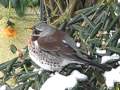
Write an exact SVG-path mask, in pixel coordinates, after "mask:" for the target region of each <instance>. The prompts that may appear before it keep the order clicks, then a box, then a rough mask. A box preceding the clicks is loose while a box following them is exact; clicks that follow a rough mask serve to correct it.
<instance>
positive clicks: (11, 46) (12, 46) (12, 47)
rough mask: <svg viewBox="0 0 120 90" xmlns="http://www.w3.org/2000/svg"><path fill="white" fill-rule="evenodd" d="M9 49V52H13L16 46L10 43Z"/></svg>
mask: <svg viewBox="0 0 120 90" xmlns="http://www.w3.org/2000/svg"><path fill="white" fill-rule="evenodd" d="M10 50H11V52H12V53H13V54H15V53H16V51H17V48H16V46H15V45H13V44H11V45H10Z"/></svg>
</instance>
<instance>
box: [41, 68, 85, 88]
mask: <svg viewBox="0 0 120 90" xmlns="http://www.w3.org/2000/svg"><path fill="white" fill-rule="evenodd" d="M86 79H87V76H86V75H84V74H82V73H80V72H78V71H77V70H74V71H73V72H72V73H71V74H70V75H68V76H64V75H61V74H59V73H55V75H52V76H51V77H50V78H48V79H47V81H46V82H45V83H44V84H43V85H42V87H41V89H40V90H65V89H72V88H73V87H74V86H75V85H76V84H77V80H79V81H84V80H86Z"/></svg>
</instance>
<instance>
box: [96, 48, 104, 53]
mask: <svg viewBox="0 0 120 90" xmlns="http://www.w3.org/2000/svg"><path fill="white" fill-rule="evenodd" d="M96 53H98V54H106V50H101V49H100V48H96Z"/></svg>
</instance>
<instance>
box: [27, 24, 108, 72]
mask: <svg viewBox="0 0 120 90" xmlns="http://www.w3.org/2000/svg"><path fill="white" fill-rule="evenodd" d="M28 49H29V56H30V57H31V59H32V61H33V62H34V63H36V64H37V65H38V66H40V67H41V68H43V69H44V70H48V71H58V72H59V71H61V70H62V69H63V67H65V66H66V65H68V64H72V63H76V64H83V63H87V64H89V65H93V66H96V67H99V68H101V69H105V68H106V67H104V66H102V65H100V64H97V63H94V62H92V61H90V60H89V59H88V58H84V57H82V56H80V55H79V56H78V55H77V54H78V52H77V47H76V43H75V42H74V40H73V39H72V38H71V37H70V36H69V35H68V34H67V33H66V32H63V31H61V30H56V29H55V28H53V27H52V26H50V25H48V24H46V23H39V24H37V25H35V26H34V27H33V32H32V35H31V40H30V42H29V44H28ZM79 54H80V53H79Z"/></svg>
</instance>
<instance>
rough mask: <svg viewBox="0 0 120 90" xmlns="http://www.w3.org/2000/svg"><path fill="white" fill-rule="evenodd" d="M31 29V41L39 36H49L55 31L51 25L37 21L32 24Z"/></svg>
mask: <svg viewBox="0 0 120 90" xmlns="http://www.w3.org/2000/svg"><path fill="white" fill-rule="evenodd" d="M32 30H33V31H32V40H33V41H35V40H37V39H38V38H39V37H45V36H49V35H51V34H53V33H54V32H55V31H56V30H55V29H54V28H53V27H52V26H50V25H48V24H46V23H39V24H37V25H35V26H33V28H32Z"/></svg>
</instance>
